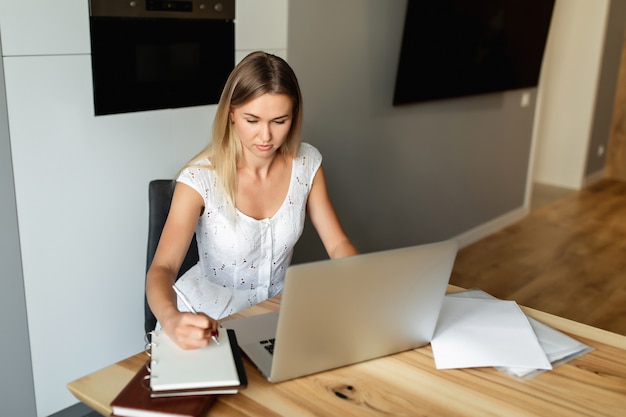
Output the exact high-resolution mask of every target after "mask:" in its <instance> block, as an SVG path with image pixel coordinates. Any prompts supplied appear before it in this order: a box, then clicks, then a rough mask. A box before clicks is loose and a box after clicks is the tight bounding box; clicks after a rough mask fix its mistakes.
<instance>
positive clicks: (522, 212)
mask: <svg viewBox="0 0 626 417" xmlns="http://www.w3.org/2000/svg"><path fill="white" fill-rule="evenodd" d="M529 211H530V210H529V209H528V207H520V208H518V209H516V210H513V211H510V212H508V213H506V214H503V215H502V216H500V217H496V218H495V219H493V220H491V221H488V222H487V223H483V224H481V225H479V226H476V227H474V228H473V229H470V230H468V231H467V232H464V233H461V234H460V235H457V236H456V237H455V238H454V239H456V241H457V242H458V243H459V248H464V247H465V246H468V245H471V244H472V243H474V242H477V241H479V240H480V239H482V238H484V237H487V236H489V235H491V234H493V233H495V232H497V231H499V230H502V229H504V228H505V227H507V226H510V225H512V224H513V223H516V222H518V221H519V220H521V219H523V218H524V217H526V216H527V215H528V213H529Z"/></svg>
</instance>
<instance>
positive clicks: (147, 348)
mask: <svg viewBox="0 0 626 417" xmlns="http://www.w3.org/2000/svg"><path fill="white" fill-rule="evenodd" d="M155 334H156V332H154V331H151V332H148V333H146V334H145V335H144V336H143V340H144V342H145V344H144V347H143V350H144V352H146V355H148V357H149V358H150V360H149V361H147V362H146V369H147V370H148V372H149V373H150V374H152V365H155V364H156V360H155V359H153V358H152V348H153V347H155V346H156V345H157V344H156V342H154V335H155Z"/></svg>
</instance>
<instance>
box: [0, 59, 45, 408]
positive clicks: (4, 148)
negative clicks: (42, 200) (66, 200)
mask: <svg viewBox="0 0 626 417" xmlns="http://www.w3.org/2000/svg"><path fill="white" fill-rule="evenodd" d="M0 56H2V51H1V50H0ZM0 268H1V271H0V329H2V346H1V347H0V370H1V371H0V416H34V415H36V414H37V413H36V411H35V388H34V383H33V370H32V364H31V358H30V343H29V338H28V322H27V320H26V300H25V296H24V282H23V274H22V258H21V254H20V245H19V233H18V227H17V208H16V206H15V187H14V184H13V165H12V162H11V143H10V140H9V122H8V118H7V103H6V91H5V88H4V68H3V65H2V60H0Z"/></svg>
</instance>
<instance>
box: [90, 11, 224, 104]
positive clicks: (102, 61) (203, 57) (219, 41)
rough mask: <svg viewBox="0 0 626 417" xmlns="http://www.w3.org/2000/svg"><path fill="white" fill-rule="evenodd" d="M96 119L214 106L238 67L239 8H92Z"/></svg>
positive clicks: (92, 58)
mask: <svg viewBox="0 0 626 417" xmlns="http://www.w3.org/2000/svg"><path fill="white" fill-rule="evenodd" d="M89 13H90V17H89V23H90V34H91V63H92V75H93V96H94V109H95V114H96V115H105V114H114V113H127V112H136V111H144V110H157V109H166V108H179V107H188V106H198V105H206V104H215V103H217V102H218V100H219V96H220V94H221V91H222V88H223V86H224V83H225V82H226V78H228V75H229V73H230V71H231V70H232V69H233V66H234V61H235V24H234V18H235V0H220V1H217V0H90V10H89Z"/></svg>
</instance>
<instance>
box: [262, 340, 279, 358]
mask: <svg viewBox="0 0 626 417" xmlns="http://www.w3.org/2000/svg"><path fill="white" fill-rule="evenodd" d="M275 340H276V339H267V340H261V341H260V342H259V343H260V344H261V345H262V346H263V347H264V348H265V350H267V351H268V352H269V353H270V355H273V354H274V341H275Z"/></svg>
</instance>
